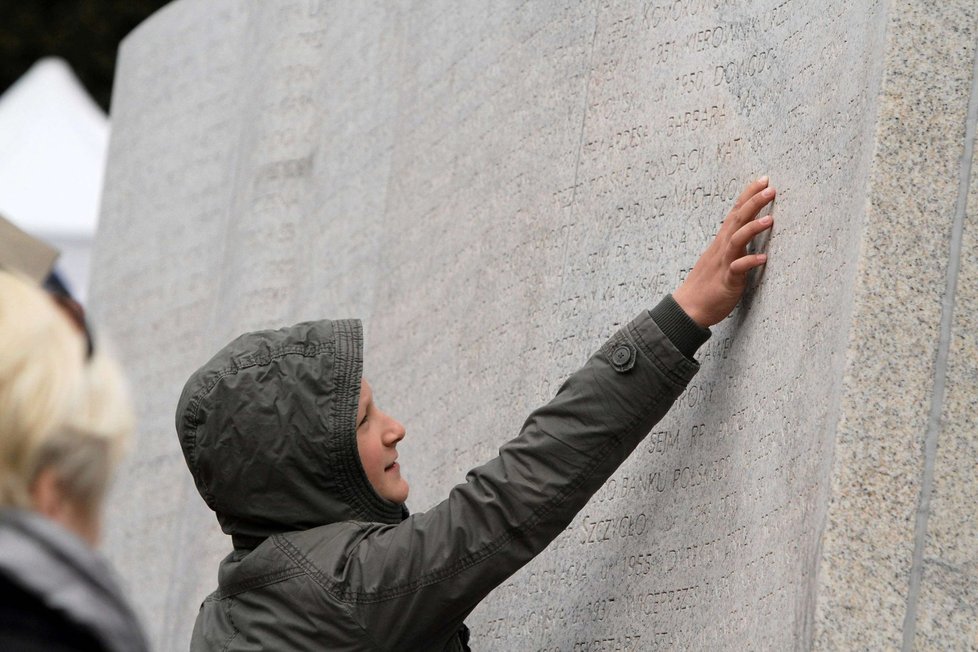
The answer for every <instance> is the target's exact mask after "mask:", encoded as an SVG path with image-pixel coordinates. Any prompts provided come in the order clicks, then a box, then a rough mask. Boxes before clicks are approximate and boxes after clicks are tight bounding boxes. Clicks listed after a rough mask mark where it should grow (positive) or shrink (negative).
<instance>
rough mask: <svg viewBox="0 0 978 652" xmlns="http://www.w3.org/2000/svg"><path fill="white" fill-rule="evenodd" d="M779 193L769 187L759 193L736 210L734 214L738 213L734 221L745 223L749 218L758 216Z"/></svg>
mask: <svg viewBox="0 0 978 652" xmlns="http://www.w3.org/2000/svg"><path fill="white" fill-rule="evenodd" d="M775 194H777V191H775V189H774V188H771V187H768V188H765V189H764V190H762V191H761V192H759V193H757V194H756V195H754V196H753V197H751V198H750V199H748V200H747V201H746V202H744V205H743V206H741V207H740V208H739V209H738V210H736V211H734V212H733V214H735V215H736V217H735V218H734V221H735V222H736V223H737V224H744V223H746V222H748V221H749V220H752V219H754V218H755V217H757V214H758V213H759V212H761V209H762V208H764V207H765V206H767V205H768V204H770V203H771V201H772V200H774V196H775Z"/></svg>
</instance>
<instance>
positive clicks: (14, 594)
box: [0, 508, 148, 652]
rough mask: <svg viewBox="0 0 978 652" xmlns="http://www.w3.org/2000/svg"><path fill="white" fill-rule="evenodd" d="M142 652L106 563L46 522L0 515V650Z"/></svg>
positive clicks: (25, 514) (19, 513)
mask: <svg viewBox="0 0 978 652" xmlns="http://www.w3.org/2000/svg"><path fill="white" fill-rule="evenodd" d="M68 649H70V650H101V651H104V652H146V650H148V647H147V646H146V639H145V638H144V637H143V632H142V629H141V628H140V626H139V623H138V621H137V620H136V616H135V614H134V613H133V611H132V609H131V608H130V607H129V604H128V602H127V601H126V599H125V597H124V596H123V594H122V591H121V590H120V589H119V586H118V585H117V584H116V580H115V574H114V573H113V572H112V571H111V570H110V568H109V566H108V564H107V563H106V562H105V559H104V558H103V557H102V556H101V555H100V554H99V553H98V552H96V551H95V550H92V549H91V548H89V547H88V545H86V544H85V543H84V542H83V541H82V540H81V539H79V538H78V537H76V536H75V535H73V534H71V533H70V532H68V531H67V530H65V529H64V528H62V527H61V526H59V525H57V524H56V523H54V522H53V521H50V520H48V519H47V518H44V517H43V516H41V515H39V514H36V513H34V512H31V511H27V510H20V509H10V508H8V509H3V510H0V650H4V651H6V650H11V651H13V650H19V651H22V652H23V651H27V650H68Z"/></svg>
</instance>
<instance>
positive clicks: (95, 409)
mask: <svg viewBox="0 0 978 652" xmlns="http://www.w3.org/2000/svg"><path fill="white" fill-rule="evenodd" d="M133 423H134V420H133V414H132V407H131V403H130V399H129V394H128V391H127V388H126V386H125V382H124V380H123V378H122V374H121V372H120V371H119V368H118V367H117V365H116V364H115V363H114V362H113V361H112V360H111V359H110V358H108V357H107V356H106V355H105V354H104V353H100V352H99V351H96V352H95V354H94V355H93V356H92V357H91V359H88V358H87V345H86V340H85V336H84V334H83V333H81V332H80V330H79V328H78V327H77V326H75V324H73V323H72V322H71V320H70V319H69V318H68V316H67V315H66V314H65V313H64V312H63V311H62V309H61V308H60V307H58V306H57V304H56V303H55V302H54V300H53V299H52V298H51V296H50V295H48V294H47V293H46V292H44V291H43V290H41V289H40V288H38V287H37V286H35V285H32V284H31V283H30V282H29V281H27V280H24V279H23V278H21V277H18V276H16V275H15V274H12V273H10V272H5V271H0V507H22V508H29V507H30V488H31V485H32V483H33V482H34V480H35V478H36V477H37V475H38V474H39V473H40V472H41V471H42V470H44V469H47V468H51V469H53V470H54V472H55V475H56V476H57V478H58V482H59V484H60V486H61V488H62V490H63V491H64V493H65V495H66V496H68V497H69V498H70V499H71V501H72V502H73V504H75V505H76V506H77V507H78V508H79V509H81V510H83V511H85V512H87V513H89V514H95V513H96V512H97V511H98V509H99V508H100V506H101V503H102V499H103V497H104V495H105V491H106V489H107V487H108V484H109V480H110V479H111V475H112V472H113V470H114V469H115V466H116V464H117V463H118V461H119V459H120V458H121V456H122V453H123V451H124V448H125V445H126V443H127V441H128V439H129V437H130V436H131V433H132V430H133Z"/></svg>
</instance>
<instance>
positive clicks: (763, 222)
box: [730, 215, 774, 251]
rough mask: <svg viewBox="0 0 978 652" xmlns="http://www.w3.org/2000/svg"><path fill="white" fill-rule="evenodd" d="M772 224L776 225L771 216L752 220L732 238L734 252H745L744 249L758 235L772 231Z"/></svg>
mask: <svg viewBox="0 0 978 652" xmlns="http://www.w3.org/2000/svg"><path fill="white" fill-rule="evenodd" d="M772 224H774V218H773V217H771V216H770V215H765V216H764V217H761V218H758V219H756V220H751V221H750V222H748V223H747V224H745V225H743V226H742V227H740V228H739V229H737V231H736V232H735V233H734V234H733V235H732V236H730V248H731V249H733V250H734V251H743V249H744V247H746V246H747V244H748V243H749V242H750V241H751V240H753V239H754V238H755V237H757V234H759V233H763V232H764V231H766V230H768V229H770V228H771V225H772Z"/></svg>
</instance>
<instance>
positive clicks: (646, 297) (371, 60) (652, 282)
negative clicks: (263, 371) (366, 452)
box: [91, 0, 978, 651]
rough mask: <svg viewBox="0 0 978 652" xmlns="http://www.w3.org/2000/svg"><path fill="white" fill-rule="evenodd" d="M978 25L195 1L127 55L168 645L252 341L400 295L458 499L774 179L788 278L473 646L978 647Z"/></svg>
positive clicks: (129, 254)
mask: <svg viewBox="0 0 978 652" xmlns="http://www.w3.org/2000/svg"><path fill="white" fill-rule="evenodd" d="M976 43H978V5H975V3H974V2H973V1H972V0H951V1H949V2H945V3H941V4H940V5H939V6H934V5H933V3H925V2H923V1H922V0H914V1H911V2H884V1H882V0H870V1H868V2H860V3H853V2H848V1H845V0H825V1H824V2H818V3H813V2H808V3H805V2H800V0H759V1H758V2H751V3H745V2H741V1H738V0H669V1H666V0H652V1H649V2H642V3H638V2H624V1H621V2H619V1H614V0H596V1H593V2H591V1H589V2H569V1H558V0H544V1H540V2H522V1H518V0H505V1H503V0H501V1H499V2H491V3H487V2H477V1H475V0H473V1H463V2H459V1H457V0H456V1H451V2H450V1H448V0H436V1H424V2H423V1H420V0H417V1H411V0H403V1H400V2H380V1H376V2H353V1H348V2H347V1H338V2H326V1H321V0H276V1H274V2H273V1H258V0H248V1H242V0H207V1H206V2H205V1H203V0H179V1H178V2H175V3H173V4H171V5H168V6H167V7H165V8H164V9H162V10H161V11H160V12H158V13H157V14H156V15H154V16H153V17H152V18H150V19H149V20H148V21H146V22H145V23H144V24H143V25H141V26H140V27H139V28H137V29H136V30H135V31H134V32H133V33H132V34H131V35H130V36H129V37H128V38H127V39H126V41H125V42H124V43H123V46H122V49H121V53H120V60H119V68H118V72H117V78H116V85H115V95H114V98H113V104H112V112H111V113H112V140H111V144H110V153H109V164H108V169H107V172H106V187H105V193H104V197H103V202H102V217H101V224H100V229H99V234H98V238H97V242H96V250H95V259H94V270H93V286H92V292H91V296H92V299H91V302H92V312H93V315H94V318H95V321H96V323H97V324H99V327H100V332H103V333H106V334H107V335H108V336H110V337H111V339H112V340H113V342H114V343H115V346H116V348H117V350H118V353H119V355H120V357H121V358H122V359H123V361H124V363H125V364H126V366H127V368H128V370H129V373H130V376H131V378H132V381H133V385H134V390H135V391H134V393H135V395H136V400H137V410H138V413H139V416H140V430H139V433H138V437H137V441H136V445H135V446H134V449H133V452H132V455H131V456H130V457H129V459H128V460H127V462H126V463H125V465H124V468H123V469H122V471H121V477H120V479H119V481H118V482H117V485H116V487H115V490H114V492H113V494H112V497H111V505H110V509H109V513H108V515H107V516H108V525H107V528H106V544H105V545H106V550H107V552H108V554H109V555H110V557H111V558H112V560H113V561H114V563H115V564H116V566H117V567H118V569H119V570H120V572H121V574H122V576H123V579H124V581H125V582H126V583H127V584H128V586H129V588H130V591H131V594H132V595H133V598H134V601H135V602H136V605H137V608H138V610H139V612H140V614H141V615H142V617H143V620H144V621H145V623H146V625H147V628H148V630H149V632H150V635H151V638H152V640H153V642H154V644H155V647H156V649H159V650H184V649H186V647H187V643H188V641H189V637H190V631H191V629H192V626H193V620H194V617H195V615H196V612H197V608H198V605H199V604H200V601H201V600H202V599H203V598H204V597H205V596H206V595H207V594H208V593H209V592H210V591H211V590H213V589H214V588H215V587H216V581H217V577H216V569H217V564H218V562H219V561H220V559H221V558H222V557H223V556H224V555H225V554H227V553H228V552H229V551H230V540H229V539H228V538H227V537H225V536H224V535H223V534H221V532H220V530H219V529H218V527H217V523H216V520H215V519H214V518H213V515H212V514H210V513H209V512H208V511H207V509H206V508H205V506H204V504H203V501H202V500H201V499H200V498H199V496H198V495H197V493H196V490H195V488H194V486H193V483H192V481H191V479H190V476H189V473H188V472H187V471H186V468H185V465H184V462H183V458H182V455H181V453H180V450H179V446H178V444H177V440H176V435H175V433H174V430H173V411H174V409H175V405H176V400H177V397H178V395H179V393H180V390H181V388H182V385H183V382H184V380H185V379H186V377H187V376H188V374H189V373H190V372H191V371H192V370H193V369H194V368H196V367H197V366H198V365H199V364H201V363H202V362H203V361H204V360H206V359H207V358H208V357H209V356H210V355H211V354H212V353H213V352H214V351H215V350H216V349H217V348H219V347H220V346H221V345H223V344H224V343H225V342H226V341H228V340H229V339H231V338H232V337H234V336H235V335H237V334H239V333H241V332H243V331H246V330H251V329H255V328H264V327H273V326H280V325H283V324H285V323H289V322H294V321H300V320H305V319H315V318H321V317H333V318H342V317H352V316H355V317H360V318H361V319H363V321H364V328H365V334H366V353H365V355H366V360H365V375H366V377H367V378H369V380H370V381H371V384H372V385H373V387H374V389H375V393H376V395H377V397H378V400H379V402H380V403H381V405H383V406H384V408H385V410H386V411H388V412H389V413H391V414H393V415H395V416H397V417H398V418H399V419H400V420H401V421H402V422H404V423H405V424H406V425H407V429H408V436H407V438H406V439H405V440H404V441H403V442H402V443H401V445H400V446H399V451H400V454H401V463H402V467H403V469H404V473H405V475H406V477H407V478H408V480H409V481H410V482H411V485H412V493H411V497H410V500H409V505H410V507H411V508H412V510H413V511H421V510H424V509H425V508H427V507H430V506H432V505H434V504H435V503H436V502H438V501H439V500H440V499H442V498H443V497H444V496H445V495H446V494H447V492H448V490H449V489H450V488H451V487H452V486H453V485H454V484H456V483H458V482H460V481H462V480H463V479H464V475H465V472H466V471H467V470H468V469H469V468H471V467H472V466H475V465H477V464H479V463H481V462H484V461H486V460H488V459H490V458H491V457H492V456H493V455H494V454H495V451H496V449H497V448H498V447H499V446H500V445H501V444H502V443H503V442H505V441H507V440H508V439H509V438H511V437H512V436H514V435H515V434H516V433H517V432H518V431H519V428H520V425H521V424H522V422H523V419H524V418H525V417H526V415H527V414H528V413H529V411H530V410H532V409H533V408H534V407H537V406H538V405H540V404H541V403H543V402H545V401H546V400H547V399H548V398H550V397H551V396H553V394H554V393H555V392H556V390H557V387H558V386H559V384H560V382H561V380H562V379H563V378H564V377H566V375H567V374H568V373H570V372H571V371H573V370H574V369H576V368H577V367H578V366H579V365H580V364H582V363H583V362H584V361H585V360H586V358H587V356H588V355H589V353H591V352H592V351H594V350H595V349H596V348H597V347H598V346H599V345H600V344H601V343H602V342H603V341H604V338H606V337H607V336H608V335H610V334H611V333H612V332H614V331H615V330H616V329H617V328H618V327H619V326H620V325H621V324H622V323H624V322H625V321H627V320H629V319H631V318H632V317H633V316H634V315H635V314H637V313H638V311H640V310H642V309H644V308H648V307H651V306H652V305H653V304H654V303H656V302H657V301H658V300H659V299H660V298H661V297H662V296H663V295H664V294H665V293H667V292H669V291H671V290H673V289H674V288H675V287H676V286H677V285H678V284H679V283H680V282H681V281H682V279H683V278H684V276H685V274H686V273H687V272H688V270H689V268H690V267H691V266H692V264H693V262H694V261H695V259H696V256H697V254H698V253H699V251H700V250H701V249H702V248H703V247H704V246H705V245H706V243H707V242H709V240H710V238H711V237H712V235H713V234H714V233H715V230H716V228H717V227H718V225H719V222H720V221H721V220H722V218H723V216H724V215H725V213H726V211H727V210H728V209H729V207H730V205H731V204H732V202H733V199H734V198H735V197H736V194H737V193H738V192H739V190H740V189H741V188H742V187H743V186H744V185H745V184H746V183H747V182H748V181H749V180H751V179H753V178H755V177H757V176H759V175H760V174H765V173H767V174H770V175H771V176H772V183H773V185H775V186H776V187H777V188H778V189H779V196H778V199H777V201H776V202H775V204H774V206H773V208H772V209H771V211H772V212H773V214H774V216H775V220H776V224H775V228H774V231H773V233H772V235H771V236H770V237H769V238H765V239H764V241H763V242H759V243H757V246H758V247H759V248H761V249H764V250H765V251H767V252H768V254H769V256H770V262H769V264H768V265H767V267H766V269H765V270H764V271H763V272H761V273H759V274H757V275H755V276H754V277H753V278H752V281H751V287H750V289H749V291H748V294H747V296H746V297H745V300H744V301H743V303H742V304H741V306H740V307H739V308H738V309H737V310H736V311H735V312H734V313H733V314H732V315H731V317H730V318H728V319H727V320H725V321H724V322H723V323H721V324H719V325H718V326H717V327H715V328H714V329H713V336H712V338H711V339H710V341H709V342H708V343H707V344H706V345H705V346H704V347H703V348H702V349H701V350H700V352H699V354H698V356H697V357H698V359H699V360H700V362H701V363H702V369H701V371H700V373H699V374H698V375H697V376H696V378H695V379H694V380H693V381H692V383H691V384H690V385H689V387H688V389H687V390H686V391H685V392H684V393H683V395H682V396H681V397H680V398H679V400H678V401H677V402H676V405H675V406H674V407H673V410H672V411H671V412H670V414H669V415H668V416H667V417H666V419H665V420H663V421H662V422H661V423H660V424H659V425H658V426H656V428H655V429H654V430H653V432H652V433H650V435H649V437H648V438H647V439H646V441H645V442H644V444H643V445H642V446H640V448H639V450H638V451H636V453H635V454H634V455H633V456H632V457H631V458H630V459H629V460H628V461H627V462H626V463H625V464H624V465H623V466H622V467H621V468H620V469H619V471H618V472H617V473H616V474H615V475H614V476H613V477H612V478H611V479H610V480H609V481H608V482H607V483H606V484H605V486H604V487H603V488H602V489H601V490H600V491H599V492H598V493H597V494H596V495H595V496H594V498H593V499H592V501H591V502H590V503H589V504H588V506H587V507H586V508H585V509H584V510H582V511H581V513H580V514H578V516H577V518H576V519H575V520H574V522H573V523H571V524H570V526H569V527H568V528H567V530H566V531H565V532H564V533H563V534H562V535H560V536H559V537H558V538H557V540H556V541H555V542H554V543H553V544H552V545H551V547H550V548H549V549H548V550H547V551H545V552H544V553H543V554H541V555H540V556H539V557H538V558H537V559H535V560H534V561H533V562H531V563H530V564H529V565H528V566H527V567H526V568H524V569H523V570H522V571H521V572H520V573H518V574H517V575H515V576H514V577H513V578H512V579H511V580H509V581H508V582H506V583H505V584H503V585H502V586H501V587H499V589H497V590H496V591H495V592H494V593H493V594H492V595H491V596H490V597H489V598H488V599H487V600H486V601H485V602H484V603H483V604H482V605H480V607H478V608H477V609H476V611H475V612H473V614H472V615H471V617H470V618H469V620H468V623H469V625H470V627H471V628H472V631H473V649H478V650H499V651H503V650H506V651H509V650H514V649H520V650H523V649H526V650H575V651H577V650H580V651H597V650H659V649H662V650H667V649H684V650H685V649H689V650H716V649H731V650H753V649H756V650H788V649H826V650H828V649H900V648H903V649H907V650H909V649H948V648H950V649H974V648H975V647H976V646H978V639H976V630H975V624H974V623H975V613H974V605H975V604H976V602H978V600H976V585H978V566H976V561H975V559H976V558H975V550H976V549H978V547H976V545H975V543H976V539H978V529H976V525H975V523H976V522H978V519H976V518H975V516H976V513H975V505H976V504H978V501H976V499H978V481H976V480H975V479H974V476H975V474H974V469H975V463H974V461H975V452H976V448H978V443H976V434H975V433H976V428H975V425H976V424H975V416H974V407H975V404H976V402H978V399H976V389H975V387H976V383H975V381H976V374H978V369H976V366H975V359H976V353H975V352H976V344H978V343H976V341H975V332H976V329H975V319H976V316H975V307H976V306H975V304H976V301H978V295H976V288H975V287H974V278H975V276H976V273H975V272H976V271H978V270H976V269H975V267H976V265H978V263H976V261H975V259H974V252H975V237H976V236H975V228H976V225H975V214H976V207H978V187H976V183H978V182H976V181H975V178H976V177H978V174H974V173H973V172H972V165H971V163H970V161H971V160H972V159H973V156H974V144H973V143H974V139H975V129H974V127H975V122H976V113H978V109H976V108H975V107H976V106H978V92H976V90H975V89H976V77H978V75H976V73H975V59H976ZM969 107H970V108H969ZM969 184H970V185H969ZM968 188H971V191H970V194H969V192H968Z"/></svg>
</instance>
